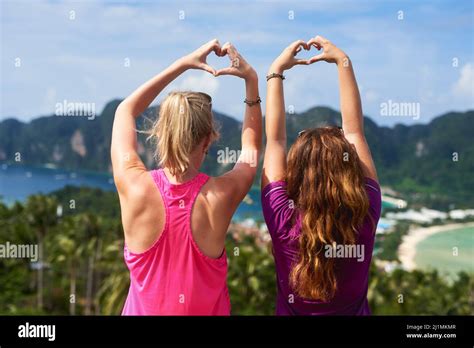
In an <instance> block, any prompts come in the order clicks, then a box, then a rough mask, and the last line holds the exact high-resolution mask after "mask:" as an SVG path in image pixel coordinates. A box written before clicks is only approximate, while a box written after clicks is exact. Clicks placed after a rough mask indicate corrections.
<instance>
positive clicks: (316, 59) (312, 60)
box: [308, 52, 326, 64]
mask: <svg viewBox="0 0 474 348" xmlns="http://www.w3.org/2000/svg"><path fill="white" fill-rule="evenodd" d="M325 58H326V55H325V54H324V52H323V53H321V54H318V55H316V56H314V57H311V58H310V59H309V60H308V64H313V63H316V62H319V61H321V60H325Z"/></svg>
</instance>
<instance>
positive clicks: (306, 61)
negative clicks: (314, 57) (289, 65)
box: [295, 59, 311, 65]
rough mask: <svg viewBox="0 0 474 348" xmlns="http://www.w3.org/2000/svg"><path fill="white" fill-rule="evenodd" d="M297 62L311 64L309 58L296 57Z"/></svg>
mask: <svg viewBox="0 0 474 348" xmlns="http://www.w3.org/2000/svg"><path fill="white" fill-rule="evenodd" d="M295 64H298V65H309V64H311V63H310V61H309V59H296V60H295Z"/></svg>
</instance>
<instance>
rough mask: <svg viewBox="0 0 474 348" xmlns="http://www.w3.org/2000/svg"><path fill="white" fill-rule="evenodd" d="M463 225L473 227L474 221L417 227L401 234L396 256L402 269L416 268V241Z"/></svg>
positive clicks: (418, 241)
mask: <svg viewBox="0 0 474 348" xmlns="http://www.w3.org/2000/svg"><path fill="white" fill-rule="evenodd" d="M465 227H474V222H465V223H452V224H447V225H436V226H430V227H419V228H415V229H413V230H411V231H410V232H408V234H407V235H405V236H403V238H402V243H401V244H400V246H399V247H398V258H399V260H400V263H401V264H402V267H403V269H405V270H407V271H412V270H414V269H416V263H415V255H416V247H417V245H418V243H420V242H421V241H423V240H425V239H426V238H428V237H430V236H432V235H434V234H438V233H442V232H448V231H452V230H456V229H458V228H465Z"/></svg>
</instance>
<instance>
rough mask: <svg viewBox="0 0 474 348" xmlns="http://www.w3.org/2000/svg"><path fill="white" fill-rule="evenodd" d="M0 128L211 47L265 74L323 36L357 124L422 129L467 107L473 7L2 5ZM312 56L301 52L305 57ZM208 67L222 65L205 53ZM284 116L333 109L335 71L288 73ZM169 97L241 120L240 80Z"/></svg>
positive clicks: (202, 83)
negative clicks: (222, 47) (337, 54)
mask: <svg viewBox="0 0 474 348" xmlns="http://www.w3.org/2000/svg"><path fill="white" fill-rule="evenodd" d="M0 3H1V5H0V21H1V24H0V30H1V33H0V37H1V54H0V56H1V62H0V68H1V71H0V81H1V92H0V118H1V119H4V118H8V117H15V118H18V119H20V120H23V121H29V120H31V119H33V118H36V117H39V116H43V115H48V114H53V113H54V112H55V106H56V105H57V104H58V103H64V101H67V102H75V103H77V102H79V103H93V104H94V105H95V108H96V110H97V111H98V112H100V111H101V110H102V108H103V107H104V106H105V104H106V103H107V102H108V101H110V100H112V99H117V98H120V99H123V98H125V97H126V96H127V95H128V94H130V93H131V92H132V91H133V90H134V89H135V88H137V87H138V86H139V85H140V84H142V83H144V82H145V81H146V80H148V79H149V78H151V77H153V76H154V75H155V74H157V73H159V72H160V71H161V70H163V69H164V68H166V67H167V66H168V65H169V64H171V63H172V62H173V61H174V60H176V59H178V58H179V57H181V56H183V55H185V54H188V53H190V52H192V51H193V50H194V49H196V48H197V47H199V46H200V45H202V44H203V43H205V42H207V41H209V40H211V39H214V38H217V39H219V41H220V42H221V44H224V43H225V42H227V41H230V42H232V43H233V44H234V45H235V46H236V48H237V50H239V52H240V53H241V54H242V56H243V57H244V58H245V59H246V60H247V61H248V62H249V63H251V64H252V65H253V67H254V68H255V69H256V71H257V73H258V74H259V87H260V96H261V97H262V100H263V103H262V106H263V107H264V105H265V104H264V102H265V94H266V90H265V86H266V82H265V75H266V74H267V72H268V68H269V66H270V64H271V62H272V61H273V59H275V58H276V57H277V56H278V55H279V53H280V52H281V51H282V50H283V49H284V48H285V47H286V46H287V45H288V44H289V43H291V42H292V41H294V40H298V39H302V40H305V41H306V40H309V39H310V38H311V37H314V36H316V35H322V36H324V37H326V38H328V39H329V40H331V41H332V42H333V43H334V44H336V45H337V46H339V47H340V48H341V49H343V50H344V51H345V52H346V53H347V54H348V55H349V56H350V57H351V60H352V62H353V66H354V69H355V73H356V76H357V80H358V83H359V88H360V91H361V97H362V105H363V110H364V114H365V115H367V116H369V117H371V118H372V119H373V120H374V121H375V122H377V123H378V124H381V125H387V126H392V125H394V124H396V123H404V124H413V123H427V122H429V121H430V120H431V119H433V118H434V117H436V116H440V115H442V114H444V113H446V112H449V111H466V110H469V109H474V39H473V32H474V1H472V0H466V1H447V0H446V1H424V0H421V1H410V0H407V1H382V0H379V1H376V0H372V1H367V0H362V1H349V0H335V1H334V0H333V1H329V0H327V1H298V2H295V1H275V0H267V1H246V0H239V1H217V0H212V1H207V0H204V1H166V2H164V1H134V2H126V1H90V0H82V1H40V0H35V1H34V0H0ZM313 54H316V51H311V52H304V54H302V55H301V57H303V58H304V57H309V56H311V55H313ZM208 62H209V63H210V64H211V65H212V66H214V67H215V68H222V67H225V66H227V65H229V64H230V62H229V60H228V58H227V57H224V58H219V57H216V56H214V55H211V56H210V57H209V59H208ZM285 75H286V80H285V81H284V88H285V90H284V92H285V102H286V107H287V108H291V109H293V110H295V111H296V112H303V111H305V110H307V109H309V108H311V107H314V106H329V107H332V108H334V109H337V110H339V91H338V81H337V70H336V67H335V66H334V65H333V64H328V63H325V62H318V63H315V64H313V65H310V66H296V67H294V68H293V69H291V70H290V71H287V72H286V73H285ZM172 90H195V91H203V92H207V93H209V94H210V95H211V96H212V97H213V107H214V110H216V111H219V112H222V113H225V114H227V115H230V116H232V117H235V118H237V119H239V120H241V119H242V116H243V112H244V103H243V100H244V98H245V89H244V82H243V80H241V79H239V78H237V77H233V76H221V77H217V78H216V77H213V76H212V75H210V74H208V73H205V72H202V71H194V70H193V71H187V72H185V73H184V74H183V75H181V76H180V77H178V78H177V79H176V80H175V81H173V82H172V83H171V84H170V85H169V86H168V87H167V88H166V89H165V91H163V92H162V94H160V95H159V96H158V97H157V99H155V102H154V104H156V103H159V102H160V101H161V100H162V99H163V98H164V97H165V96H166V93H168V92H170V91H172Z"/></svg>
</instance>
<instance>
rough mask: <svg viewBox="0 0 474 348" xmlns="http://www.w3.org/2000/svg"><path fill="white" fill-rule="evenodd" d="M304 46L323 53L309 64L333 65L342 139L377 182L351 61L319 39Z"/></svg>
mask: <svg viewBox="0 0 474 348" xmlns="http://www.w3.org/2000/svg"><path fill="white" fill-rule="evenodd" d="M308 45H311V46H314V47H316V48H317V49H321V48H322V49H323V52H322V53H321V54H318V55H317V56H314V57H313V58H311V59H310V60H309V62H310V63H314V62H317V61H326V62H329V63H335V64H336V65H337V70H338V74H339V94H340V104H341V114H342V129H343V131H344V136H345V137H346V139H347V140H348V141H349V142H350V143H351V144H353V145H354V146H355V148H356V151H357V154H358V156H359V158H360V160H361V162H362V167H363V170H364V174H365V176H367V177H369V178H372V179H374V180H377V171H376V169H375V165H374V161H373V159H372V155H371V153H370V149H369V145H368V144H367V141H366V139H365V134H364V116H363V114H362V106H361V101H360V94H359V88H358V87H357V81H356V78H355V75H354V70H353V68H352V62H351V60H350V59H349V57H348V56H347V55H346V54H345V53H344V52H343V51H342V50H340V49H339V48H337V47H336V46H335V45H334V44H332V43H331V42H330V41H329V40H327V39H325V38H323V37H321V36H316V37H315V38H313V39H311V40H309V41H308Z"/></svg>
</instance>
